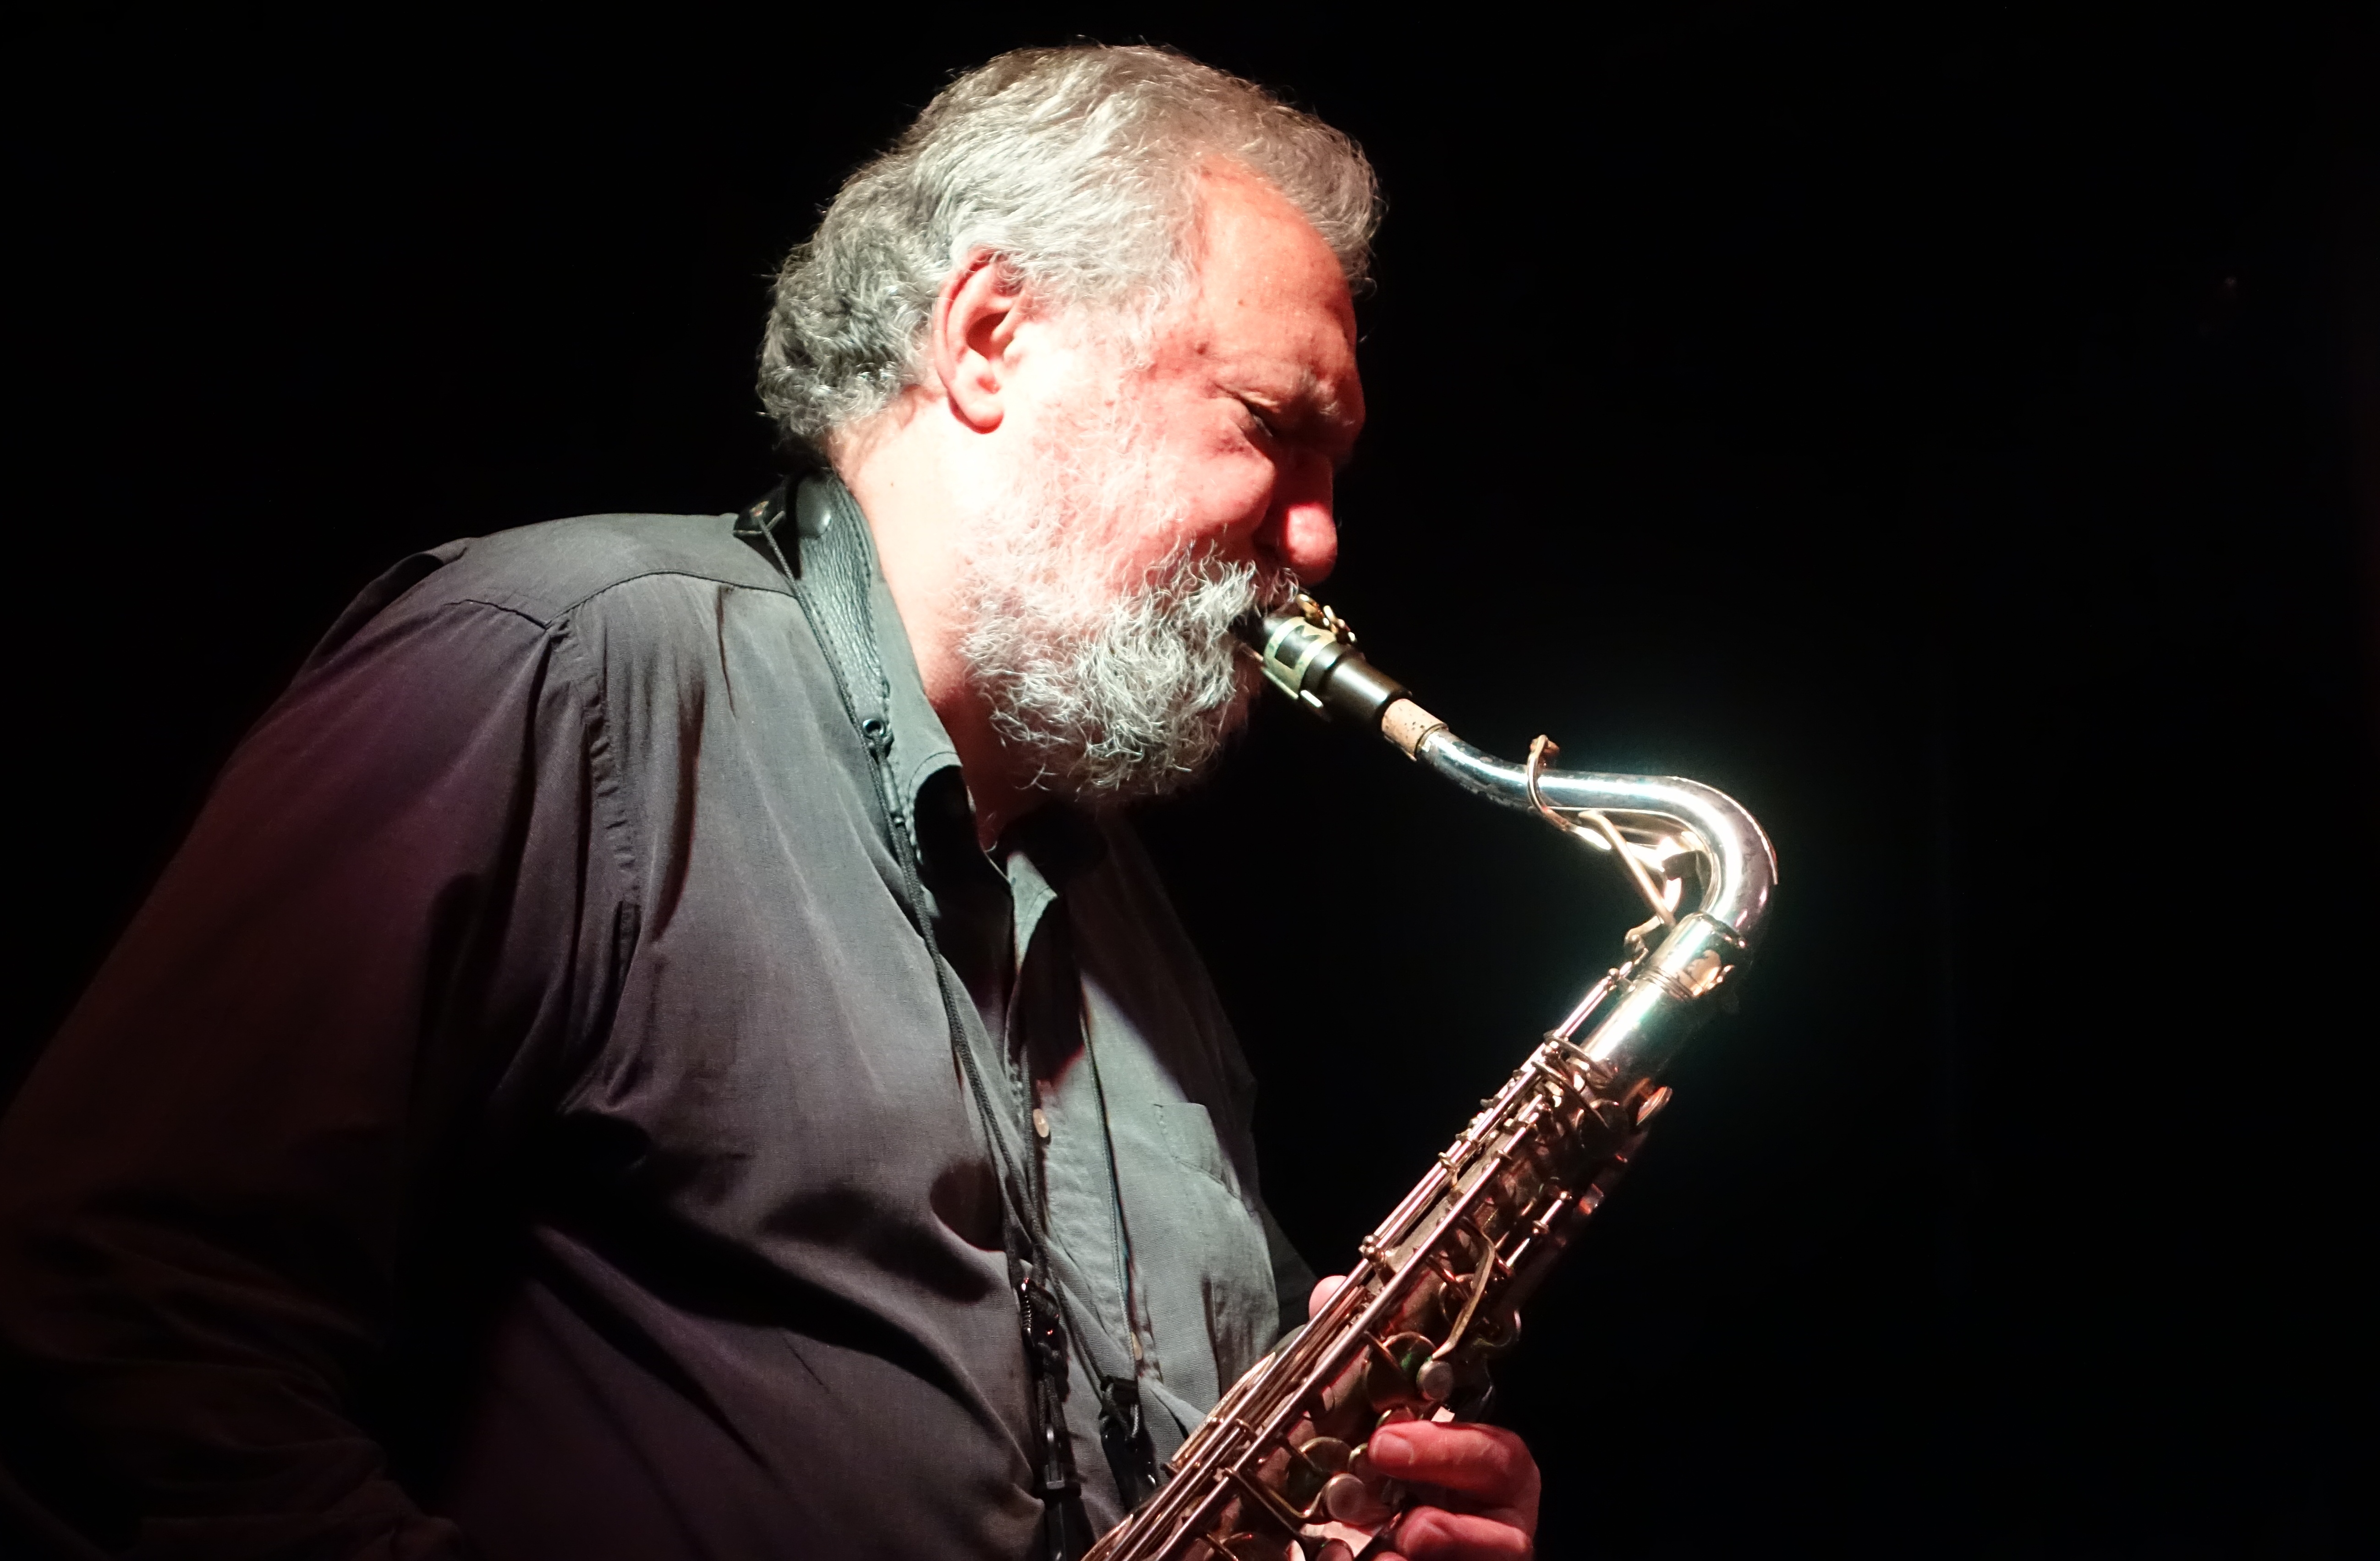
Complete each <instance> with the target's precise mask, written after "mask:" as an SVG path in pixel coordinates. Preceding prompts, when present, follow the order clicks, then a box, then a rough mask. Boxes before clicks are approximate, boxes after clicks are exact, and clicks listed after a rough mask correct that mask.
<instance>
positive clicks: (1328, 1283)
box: [1305, 1274, 1347, 1322]
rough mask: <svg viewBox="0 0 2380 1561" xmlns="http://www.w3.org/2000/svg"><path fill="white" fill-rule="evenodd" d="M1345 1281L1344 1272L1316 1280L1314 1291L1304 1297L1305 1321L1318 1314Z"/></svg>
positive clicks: (1328, 1303)
mask: <svg viewBox="0 0 2380 1561" xmlns="http://www.w3.org/2000/svg"><path fill="white" fill-rule="evenodd" d="M1346 1282H1347V1276H1346V1275H1344V1274H1333V1275H1331V1276H1330V1277H1329V1278H1327V1279H1318V1280H1316V1281H1315V1284H1314V1293H1313V1294H1312V1295H1309V1296H1307V1297H1306V1298H1305V1315H1306V1319H1307V1321H1309V1322H1310V1321H1312V1320H1313V1319H1314V1318H1316V1317H1318V1316H1320V1315H1321V1313H1322V1309H1323V1308H1324V1307H1326V1306H1328V1305H1330V1298H1331V1297H1332V1296H1334V1295H1337V1294H1338V1293H1339V1287H1340V1286H1342V1285H1343V1284H1345V1283H1346Z"/></svg>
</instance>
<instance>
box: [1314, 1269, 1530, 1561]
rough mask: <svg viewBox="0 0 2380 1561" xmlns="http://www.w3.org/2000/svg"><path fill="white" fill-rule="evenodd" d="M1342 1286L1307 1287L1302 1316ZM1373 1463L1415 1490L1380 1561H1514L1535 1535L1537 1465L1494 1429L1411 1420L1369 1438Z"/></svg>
mask: <svg viewBox="0 0 2380 1561" xmlns="http://www.w3.org/2000/svg"><path fill="white" fill-rule="evenodd" d="M1345 1282H1346V1276H1345V1275H1343V1274H1334V1275H1332V1276H1331V1277H1330V1278H1328V1279H1325V1280H1323V1281H1322V1282H1321V1283H1320V1284H1318V1285H1317V1286H1315V1287H1314V1294H1313V1295H1312V1297H1311V1298H1309V1299H1308V1301H1307V1302H1306V1314H1307V1315H1308V1316H1312V1315H1314V1314H1315V1313H1318V1312H1320V1311H1321V1310H1322V1307H1323V1303H1324V1302H1326V1301H1329V1300H1330V1297H1331V1294H1332V1292H1334V1291H1335V1290H1337V1289H1338V1288H1339V1287H1340V1286H1341V1285H1342V1284H1343V1283H1345ZM1371 1457H1372V1462H1373V1463H1374V1464H1375V1465H1377V1466H1378V1468H1379V1469H1380V1470H1381V1471H1382V1472H1383V1473H1387V1474H1393V1475H1395V1476H1396V1477H1397V1478H1398V1479H1400V1480H1403V1481H1404V1482H1406V1483H1407V1484H1409V1485H1412V1486H1414V1487H1415V1496H1416V1497H1417V1498H1418V1500H1417V1501H1416V1503H1415V1506H1414V1507H1413V1508H1412V1509H1411V1510H1409V1511H1408V1512H1406V1514H1405V1516H1404V1519H1403V1521H1402V1522H1400V1523H1399V1524H1398V1525H1397V1531H1396V1536H1395V1544H1396V1552H1395V1554H1394V1555H1383V1556H1381V1557H1380V1558H1379V1561H1399V1558H1400V1557H1402V1558H1403V1561H1516V1558H1518V1557H1525V1556H1527V1555H1529V1554H1530V1553H1531V1548H1532V1545H1533V1544H1534V1543H1535V1537H1536V1531H1537V1489H1538V1479H1537V1460H1536V1459H1535V1458H1531V1457H1530V1456H1529V1449H1528V1447H1527V1446H1524V1444H1523V1443H1522V1441H1521V1439H1520V1438H1519V1437H1518V1436H1515V1435H1513V1434H1512V1433H1511V1432H1509V1431H1506V1430H1504V1429H1503V1428H1502V1427H1500V1426H1494V1425H1473V1424H1469V1423H1464V1422H1458V1423H1455V1424H1451V1425H1439V1424H1436V1423H1434V1422H1429V1421H1418V1420H1417V1421H1411V1422H1406V1423H1404V1424H1402V1425H1391V1426H1385V1427H1383V1428H1382V1429H1380V1430H1379V1431H1378V1432H1375V1433H1374V1434H1373V1435H1372V1441H1371Z"/></svg>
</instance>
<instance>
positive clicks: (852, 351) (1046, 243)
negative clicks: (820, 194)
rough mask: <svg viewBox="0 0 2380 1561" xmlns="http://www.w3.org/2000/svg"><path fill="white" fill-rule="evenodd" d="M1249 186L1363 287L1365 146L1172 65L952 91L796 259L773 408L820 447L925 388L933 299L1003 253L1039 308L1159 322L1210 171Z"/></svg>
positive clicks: (1021, 77)
mask: <svg viewBox="0 0 2380 1561" xmlns="http://www.w3.org/2000/svg"><path fill="white" fill-rule="evenodd" d="M1217 161H1220V162H1224V163H1233V164H1236V165H1238V166H1240V167H1243V168H1245V169H1247V170H1248V171H1249V172H1251V173H1253V174H1255V175H1257V176H1258V177H1259V178H1262V179H1263V180H1265V181H1266V182H1267V183H1268V184H1269V185H1271V186H1272V187H1273V188H1275V189H1277V190H1279V191H1280V192H1281V195H1282V196H1283V197H1285V198H1286V199H1287V200H1289V201H1290V203H1291V204H1292V205H1293V206H1295V207H1296V208H1297V209H1298V210H1299V211H1300V212H1303V213H1305V218H1306V220H1307V221H1308V222H1310V223H1312V224H1314V229H1315V231H1316V232H1317V233H1318V234H1319V235H1320V236H1322V239H1323V241H1324V242H1325V243H1327V244H1328V245H1330V248H1331V251H1332V253H1334V254H1335V255H1337V256H1338V257H1339V263H1340V265H1341V266H1342V268H1343V269H1344V270H1345V272H1346V274H1347V280H1348V284H1350V285H1351V286H1353V285H1355V284H1359V283H1360V282H1362V281H1363V279H1364V276H1365V272H1366V267H1367V266H1368V264H1369V261H1370V255H1371V241H1372V232H1373V229H1374V227H1375V226H1377V225H1378V203H1379V197H1378V186H1377V184H1376V183H1375V181H1374V179H1373V176H1372V168H1371V164H1370V163H1367V162H1366V161H1365V158H1364V154H1363V152H1362V151H1359V150H1358V149H1357V148H1356V146H1355V143H1354V141H1352V140H1350V139H1347V137H1346V136H1344V135H1342V134H1341V133H1340V132H1339V131H1337V130H1334V129H1332V128H1331V127H1330V126H1328V125H1325V124H1324V123H1322V121H1320V120H1319V119H1317V118H1315V117H1314V116H1313V115H1308V114H1304V113H1301V112H1299V111H1298V110H1296V109H1293V108H1292V107H1290V106H1289V105H1288V104H1286V103H1281V102H1280V101H1279V100H1278V99H1275V98H1273V97H1272V96H1270V95H1269V94H1268V93H1267V92H1265V91H1263V90H1262V89H1260V88H1258V87H1256V86H1253V85H1251V84H1250V83H1248V82H1246V81H1243V80H1241V79H1239V78H1238V77H1235V76H1231V75H1227V74H1225V73H1224V72H1222V71H1220V70H1216V69H1214V68H1212V67H1208V66H1204V65H1200V64H1199V63H1198V62H1197V61H1196V60H1193V59H1189V58H1186V57H1184V55H1181V54H1174V53H1172V51H1170V50H1166V49H1159V48H1147V47H1131V48H1109V47H1100V46H1080V47H1075V48H1063V49H1019V50H1016V51H1014V53H1011V54H1002V55H1000V56H999V57H998V58H996V59H993V60H991V61H990V62H989V63H987V64H985V65H982V66H980V67H977V68H976V69H974V70H971V71H968V72H967V73H966V74H965V75H964V76H961V77H960V78H958V79H956V80H954V81H953V82H952V83H951V84H950V85H949V86H948V87H946V88H944V89H943V90H942V91H941V92H940V93H939V94H937V95H936V97H935V98H934V101H933V102H931V103H928V104H927V105H926V111H925V112H924V113H923V114H920V115H918V116H917V122H916V123H915V124H913V125H911V126H910V127H909V128H908V129H907V130H906V131H905V132H904V133H903V134H902V136H901V138H900V139H898V140H896V141H895V142H893V143H892V148H891V149H890V150H889V151H885V152H884V153H882V154H881V155H880V156H879V157H877V158H876V159H875V160H874V161H873V162H871V163H868V164H866V165H865V166H863V167H862V168H860V169H859V171H858V172H856V173H855V174H853V175H851V177H850V178H849V179H847V180H845V181H844V186H843V188H842V190H841V191H840V192H839V193H837V195H836V196H835V198H834V203H833V204H832V206H830V207H828V208H827V212H826V215H825V217H824V218H823V219H822V220H821V221H820V224H819V226H818V231H817V233H816V234H814V235H813V236H811V237H810V239H809V241H808V242H807V243H805V244H802V245H800V246H798V247H797V248H795V250H794V252H793V253H792V254H791V255H790V256H788V257H787V258H786V260H785V264H784V267H783V270H782V271H781V272H779V273H778V275H777V280H776V285H775V288H774V293H773V296H774V302H773V304H772V306H771V309H770V310H769V330H768V335H767V337H766V338H765V340H764V341H763V343H762V345H761V351H760V400H761V402H762V404H763V405H766V406H767V408H768V410H769V413H770V415H771V417H774V418H775V419H776V421H777V423H778V424H779V426H781V427H782V428H783V430H784V431H785V432H786V433H787V434H789V435H790V436H792V437H793V438H794V439H795V440H797V441H799V442H802V443H805V444H807V445H809V446H811V447H812V448H813V449H822V448H823V446H824V444H825V442H826V440H827V439H828V437H829V436H830V435H832V433H833V432H834V431H835V430H838V429H842V428H844V427H846V426H848V425H850V424H852V423H855V422H857V421H859V420H861V419H863V418H866V417H870V416H872V415H874V414H875V413H877V412H880V411H881V410H883V409H884V408H885V407H886V406H887V405H891V403H892V399H893V398H894V397H895V396H897V395H898V394H900V393H901V392H902V391H903V390H904V389H905V388H907V387H908V386H910V385H912V384H915V383H917V381H918V379H919V377H920V375H921V373H922V371H923V369H924V363H923V361H922V354H921V351H920V348H921V346H922V345H923V336H924V331H925V326H926V322H927V320H928V317H929V314H930V313H931V311H932V309H933V306H934V299H935V297H936V296H937V295H938V294H939V293H940V292H941V287H942V284H943V282H944V280H945V279H946V278H948V277H949V275H950V274H951V272H953V271H955V270H957V269H958V268H960V267H962V266H965V265H966V264H968V263H969V262H970V261H971V260H973V259H975V258H976V257H977V256H981V255H985V254H990V255H992V256H995V257H997V258H998V260H999V261H1000V263H1002V265H1004V266H1006V267H1008V268H1009V269H1010V271H1011V272H1013V273H1014V275H1015V277H1016V278H1017V279H1018V281H1019V282H1020V283H1021V284H1022V285H1023V287H1024V289H1025V291H1026V294H1027V296H1030V297H1033V298H1034V299H1036V301H1037V302H1038V303H1041V304H1045V305H1048V306H1050V307H1054V308H1060V309H1064V308H1073V307H1084V306H1087V307H1090V308H1094V309H1109V310H1112V311H1114V312H1116V313H1117V314H1118V316H1119V318H1120V319H1121V320H1122V321H1124V322H1126V323H1127V324H1129V323H1132V322H1134V321H1138V322H1140V323H1144V324H1145V323H1146V321H1147V320H1148V319H1150V318H1152V317H1153V316H1154V314H1155V312H1156V311H1157V310H1158V309H1160V308H1161V307H1162V305H1163V304H1164V303H1165V302H1166V301H1168V300H1169V299H1172V298H1174V297H1178V296H1180V295H1181V294H1182V293H1183V292H1184V291H1185V290H1186V288H1187V285H1188V283H1189V281H1190V278H1191V272H1192V265H1193V262H1194V260H1195V258H1196V257H1195V255H1194V254H1193V246H1194V243H1195V240H1196V223H1197V191H1196V176H1197V172H1198V169H1199V167H1200V166H1201V165H1202V164H1205V163H1211V162H1217Z"/></svg>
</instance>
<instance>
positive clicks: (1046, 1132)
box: [1033, 1106, 1050, 1144]
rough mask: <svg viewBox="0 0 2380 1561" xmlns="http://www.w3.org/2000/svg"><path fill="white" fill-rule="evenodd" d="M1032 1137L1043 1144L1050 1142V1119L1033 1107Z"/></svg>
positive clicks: (1039, 1109)
mask: <svg viewBox="0 0 2380 1561" xmlns="http://www.w3.org/2000/svg"><path fill="white" fill-rule="evenodd" d="M1033 1136H1034V1137H1036V1138H1038V1139H1039V1140H1040V1141H1041V1142H1042V1143H1044V1144H1047V1143H1049V1142H1050V1119H1049V1118H1048V1116H1046V1115H1044V1114H1043V1112H1042V1110H1041V1107H1038V1106H1036V1107H1033Z"/></svg>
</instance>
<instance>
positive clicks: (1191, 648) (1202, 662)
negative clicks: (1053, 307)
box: [959, 403, 1296, 806]
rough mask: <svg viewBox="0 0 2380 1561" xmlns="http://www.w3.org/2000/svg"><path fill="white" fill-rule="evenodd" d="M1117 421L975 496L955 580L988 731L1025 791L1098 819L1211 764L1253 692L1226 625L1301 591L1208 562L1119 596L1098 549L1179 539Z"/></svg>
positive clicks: (1077, 436) (1200, 556)
mask: <svg viewBox="0 0 2380 1561" xmlns="http://www.w3.org/2000/svg"><path fill="white" fill-rule="evenodd" d="M1115 406H1116V404H1114V403H1111V404H1109V405H1108V406H1107V407H1104V408H1101V409H1100V410H1099V412H1097V413H1095V414H1093V415H1090V416H1087V417H1083V418H1080V419H1078V422H1079V424H1080V426H1078V427H1070V428H1065V429H1061V430H1052V431H1051V433H1050V435H1049V436H1047V437H1044V438H1042V439H1040V440H1038V441H1037V445H1038V448H1037V449H1036V451H1035V452H1034V454H1033V455H1032V457H1031V458H1030V460H1029V461H1028V462H1027V463H1026V469H1025V470H1023V471H1020V472H1018V473H1017V474H1015V478H1014V481H1012V482H1011V483H1010V484H1008V485H1007V486H1006V488H1005V490H1003V491H1001V492H997V493H992V494H988V495H983V496H981V499H980V502H979V504H978V507H977V513H976V514H974V515H972V516H971V517H970V521H971V524H970V526H969V527H968V534H969V535H968V542H967V547H966V554H965V559H964V561H963V563H962V566H961V600H962V601H963V602H964V603H965V611H966V613H967V619H966V625H967V626H966V631H965V635H963V636H962V638H961V640H960V644H959V653H960V656H961V657H962V659H964V660H965V664H966V667H967V673H968V677H969V679H970V680H971V682H972V684H973V685H974V687H975V689H976V692H977V696H979V697H981V698H982V699H983V700H984V701H985V703H986V704H987V705H988V706H989V708H990V712H991V723H992V727H993V730H994V731H995V732H998V733H999V735H1000V737H1001V740H1002V742H1003V743H1005V744H1007V745H1008V746H1009V748H1010V749H1011V750H1012V751H1013V752H1014V753H1016V754H1017V755H1019V756H1022V757H1023V758H1025V759H1026V761H1027V763H1028V766H1029V770H1028V773H1029V774H1030V782H1029V783H1030V784H1032V785H1034V786H1036V787H1038V788H1039V789H1041V790H1044V791H1049V792H1054V793H1059V794H1061V795H1064V796H1068V797H1071V798H1073V799H1075V801H1078V802H1081V803H1084V804H1087V805H1094V806H1096V805H1100V804H1104V803H1117V802H1124V801H1129V800H1131V799H1134V798H1137V797H1148V796H1155V795H1158V794H1160V793H1164V792H1168V791H1172V790H1173V789H1174V788H1176V787H1178V786H1180V785H1182V784H1184V782H1186V781H1187V780H1190V779H1191V778H1192V777H1193V776H1195V775H1196V774H1197V773H1198V771H1199V770H1200V769H1202V768H1205V767H1206V765H1207V764H1208V762H1209V761H1210V760H1212V759H1213V758H1214V756H1216V754H1217V753H1218V752H1219V751H1220V749H1221V747H1222V745H1223V741H1224V739H1225V738H1226V737H1228V736H1229V735H1230V734H1231V732H1233V729H1234V728H1236V727H1237V726H1238V725H1239V724H1240V722H1241V721H1242V720H1243V719H1245V714H1246V711H1247V705H1248V700H1249V698H1250V697H1251V696H1252V695H1253V693H1254V691H1255V687H1256V681H1257V674H1256V672H1255V671H1254V669H1253V667H1252V666H1250V665H1249V664H1248V660H1247V659H1246V658H1245V657H1244V656H1242V655H1240V654H1239V652H1238V648H1237V641H1236V640H1235V639H1234V638H1233V635H1232V632H1231V630H1232V623H1233V621H1234V620H1236V619H1238V618H1239V617H1241V616H1242V615H1243V614H1245V613H1246V612H1248V611H1250V610H1252V609H1254V608H1257V607H1259V606H1262V607H1266V608H1271V607H1275V606H1278V605H1280V604H1281V603H1283V602H1286V601H1287V600H1288V599H1289V598H1290V596H1291V594H1292V593H1293V591H1294V590H1295V588H1296V581H1295V578H1294V576H1293V575H1290V574H1289V573H1288V572H1287V571H1286V570H1276V571H1270V572H1261V571H1259V570H1258V569H1257V566H1256V565H1254V564H1251V563H1228V562H1226V561H1225V560H1223V559H1221V558H1220V557H1218V556H1216V555H1215V554H1214V553H1213V552H1212V551H1208V550H1207V549H1204V548H1199V547H1185V548H1182V549H1178V550H1176V551H1174V552H1173V553H1172V555H1171V556H1170V557H1169V558H1167V559H1166V560H1165V562H1164V563H1160V564H1159V565H1157V566H1156V567H1154V568H1152V569H1151V570H1149V571H1148V572H1147V575H1146V576H1145V577H1144V578H1142V579H1140V580H1136V581H1130V582H1126V583H1125V584H1123V586H1121V587H1119V586H1118V585H1117V584H1116V583H1115V581H1114V578H1113V576H1114V574H1115V567H1114V565H1113V563H1112V562H1111V560H1110V558H1109V557H1108V556H1107V555H1106V554H1105V552H1104V551H1103V550H1102V549H1101V547H1099V545H1098V544H1097V542H1096V540H1095V539H1097V538H1113V537H1132V536H1147V535H1150V534H1151V533H1161V532H1164V531H1178V530H1180V529H1182V528H1183V524H1184V521H1183V516H1182V514H1181V509H1182V506H1181V505H1180V504H1179V502H1174V501H1170V500H1169V499H1168V498H1167V497H1166V496H1165V487H1166V485H1165V484H1164V483H1163V482H1162V481H1161V480H1159V479H1158V477H1157V474H1156V473H1154V472H1152V471H1151V470H1150V462H1149V460H1148V451H1147V442H1145V441H1143V440H1140V439H1137V438H1135V434H1136V433H1137V432H1138V430H1137V428H1136V426H1135V423H1134V421H1133V419H1131V417H1129V415H1128V414H1123V413H1121V412H1119V411H1117V410H1115V409H1114V408H1115Z"/></svg>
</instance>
